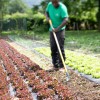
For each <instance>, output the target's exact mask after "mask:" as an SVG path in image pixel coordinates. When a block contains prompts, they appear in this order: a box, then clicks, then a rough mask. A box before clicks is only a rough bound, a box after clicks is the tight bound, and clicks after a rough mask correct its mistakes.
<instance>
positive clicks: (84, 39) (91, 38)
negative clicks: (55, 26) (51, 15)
mask: <svg viewBox="0 0 100 100" xmlns="http://www.w3.org/2000/svg"><path fill="white" fill-rule="evenodd" d="M35 36H37V37H39V38H41V40H42V41H44V42H45V43H46V42H48V43H49V32H41V31H40V32H35ZM65 48H67V49H69V50H74V51H78V52H79V51H81V52H83V53H85V54H98V56H99V54H100V32H98V31H96V30H90V31H66V34H65Z"/></svg>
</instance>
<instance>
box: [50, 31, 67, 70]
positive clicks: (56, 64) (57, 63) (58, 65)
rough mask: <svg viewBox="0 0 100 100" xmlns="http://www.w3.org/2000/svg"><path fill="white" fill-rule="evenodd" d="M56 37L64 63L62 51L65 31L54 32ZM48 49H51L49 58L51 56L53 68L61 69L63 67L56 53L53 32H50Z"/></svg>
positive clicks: (63, 52)
mask: <svg viewBox="0 0 100 100" xmlns="http://www.w3.org/2000/svg"><path fill="white" fill-rule="evenodd" d="M56 36H57V39H58V43H59V46H60V49H61V52H62V55H63V58H64V61H65V59H66V58H65V51H64V41H65V30H61V31H59V32H56ZM50 47H51V56H52V63H53V65H54V67H55V68H62V67H64V66H63V64H62V60H61V57H60V54H59V51H58V47H57V45H56V41H55V39H54V35H53V32H50Z"/></svg>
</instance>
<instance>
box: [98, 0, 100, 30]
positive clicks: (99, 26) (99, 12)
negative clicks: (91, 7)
mask: <svg viewBox="0 0 100 100" xmlns="http://www.w3.org/2000/svg"><path fill="white" fill-rule="evenodd" d="M98 1H99V6H98V13H97V20H98V30H99V31H100V0H98Z"/></svg>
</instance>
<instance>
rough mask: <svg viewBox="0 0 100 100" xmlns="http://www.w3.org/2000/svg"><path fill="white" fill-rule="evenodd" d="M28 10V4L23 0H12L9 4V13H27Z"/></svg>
mask: <svg viewBox="0 0 100 100" xmlns="http://www.w3.org/2000/svg"><path fill="white" fill-rule="evenodd" d="M26 10H27V6H26V4H25V3H24V2H23V1H22V0H10V2H9V4H8V14H13V13H16V12H20V13H25V12H26Z"/></svg>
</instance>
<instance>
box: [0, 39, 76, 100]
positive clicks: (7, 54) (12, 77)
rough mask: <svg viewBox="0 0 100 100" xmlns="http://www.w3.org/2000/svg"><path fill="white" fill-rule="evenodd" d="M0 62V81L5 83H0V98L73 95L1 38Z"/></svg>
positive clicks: (63, 99)
mask: <svg viewBox="0 0 100 100" xmlns="http://www.w3.org/2000/svg"><path fill="white" fill-rule="evenodd" d="M0 61H1V63H0V75H1V76H2V77H0V78H1V79H2V80H3V81H2V83H4V84H0V91H1V92H0V98H7V100H11V99H12V98H17V99H18V100H34V98H35V99H36V100H43V99H46V100H47V99H48V100H49V99H50V100H66V99H67V100H71V99H72V98H73V96H74V95H73V93H72V92H71V91H70V90H69V89H68V87H67V85H63V84H62V83H61V82H59V81H58V80H57V79H55V78H52V77H51V76H49V74H48V73H47V72H46V71H44V70H42V69H41V68H40V66H39V65H37V64H36V63H34V62H32V61H31V60H30V59H29V58H28V57H26V56H24V55H23V54H20V53H19V52H18V51H17V50H16V49H14V48H13V47H11V46H10V45H9V44H8V43H7V42H5V40H3V39H0ZM7 77H9V78H7ZM10 88H12V89H10ZM10 90H11V91H12V92H13V95H12V93H11V92H9V91H10ZM3 91H4V92H3ZM74 98H76V97H74ZM1 100H4V99H1Z"/></svg>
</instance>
